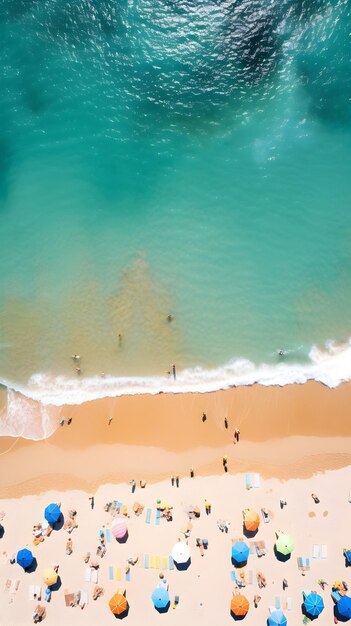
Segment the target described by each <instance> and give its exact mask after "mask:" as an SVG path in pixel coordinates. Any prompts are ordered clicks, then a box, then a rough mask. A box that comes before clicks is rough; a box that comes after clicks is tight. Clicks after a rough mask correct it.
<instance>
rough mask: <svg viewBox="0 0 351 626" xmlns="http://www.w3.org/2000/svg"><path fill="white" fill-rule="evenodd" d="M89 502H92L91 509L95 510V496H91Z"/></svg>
mask: <svg viewBox="0 0 351 626" xmlns="http://www.w3.org/2000/svg"><path fill="white" fill-rule="evenodd" d="M89 500H90V506H91V508H92V509H93V508H94V505H95V499H94V496H90V498H89Z"/></svg>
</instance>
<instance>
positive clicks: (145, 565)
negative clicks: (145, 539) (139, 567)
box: [144, 554, 150, 569]
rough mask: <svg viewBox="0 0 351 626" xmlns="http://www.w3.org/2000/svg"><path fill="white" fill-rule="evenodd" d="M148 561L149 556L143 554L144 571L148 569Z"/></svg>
mask: <svg viewBox="0 0 351 626" xmlns="http://www.w3.org/2000/svg"><path fill="white" fill-rule="evenodd" d="M149 560H150V555H149V554H144V567H145V569H149Z"/></svg>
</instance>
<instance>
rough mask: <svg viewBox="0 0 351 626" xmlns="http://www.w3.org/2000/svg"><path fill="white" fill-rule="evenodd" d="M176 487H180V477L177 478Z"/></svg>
mask: <svg viewBox="0 0 351 626" xmlns="http://www.w3.org/2000/svg"><path fill="white" fill-rule="evenodd" d="M175 480H176V487H179V476H176V479H175Z"/></svg>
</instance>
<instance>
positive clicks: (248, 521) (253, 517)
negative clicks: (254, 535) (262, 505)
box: [244, 509, 261, 532]
mask: <svg viewBox="0 0 351 626" xmlns="http://www.w3.org/2000/svg"><path fill="white" fill-rule="evenodd" d="M260 521H261V520H260V516H259V514H258V513H256V511H253V510H252V509H246V510H245V511H244V525H245V528H246V530H248V531H249V532H255V530H257V529H258V527H259V525H260Z"/></svg>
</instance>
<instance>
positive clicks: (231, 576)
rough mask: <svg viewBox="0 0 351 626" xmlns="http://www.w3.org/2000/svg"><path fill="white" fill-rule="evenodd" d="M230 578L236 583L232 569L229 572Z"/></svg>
mask: <svg viewBox="0 0 351 626" xmlns="http://www.w3.org/2000/svg"><path fill="white" fill-rule="evenodd" d="M230 578H231V580H232V582H233V583H236V574H235V572H234V571H233V572H230Z"/></svg>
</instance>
